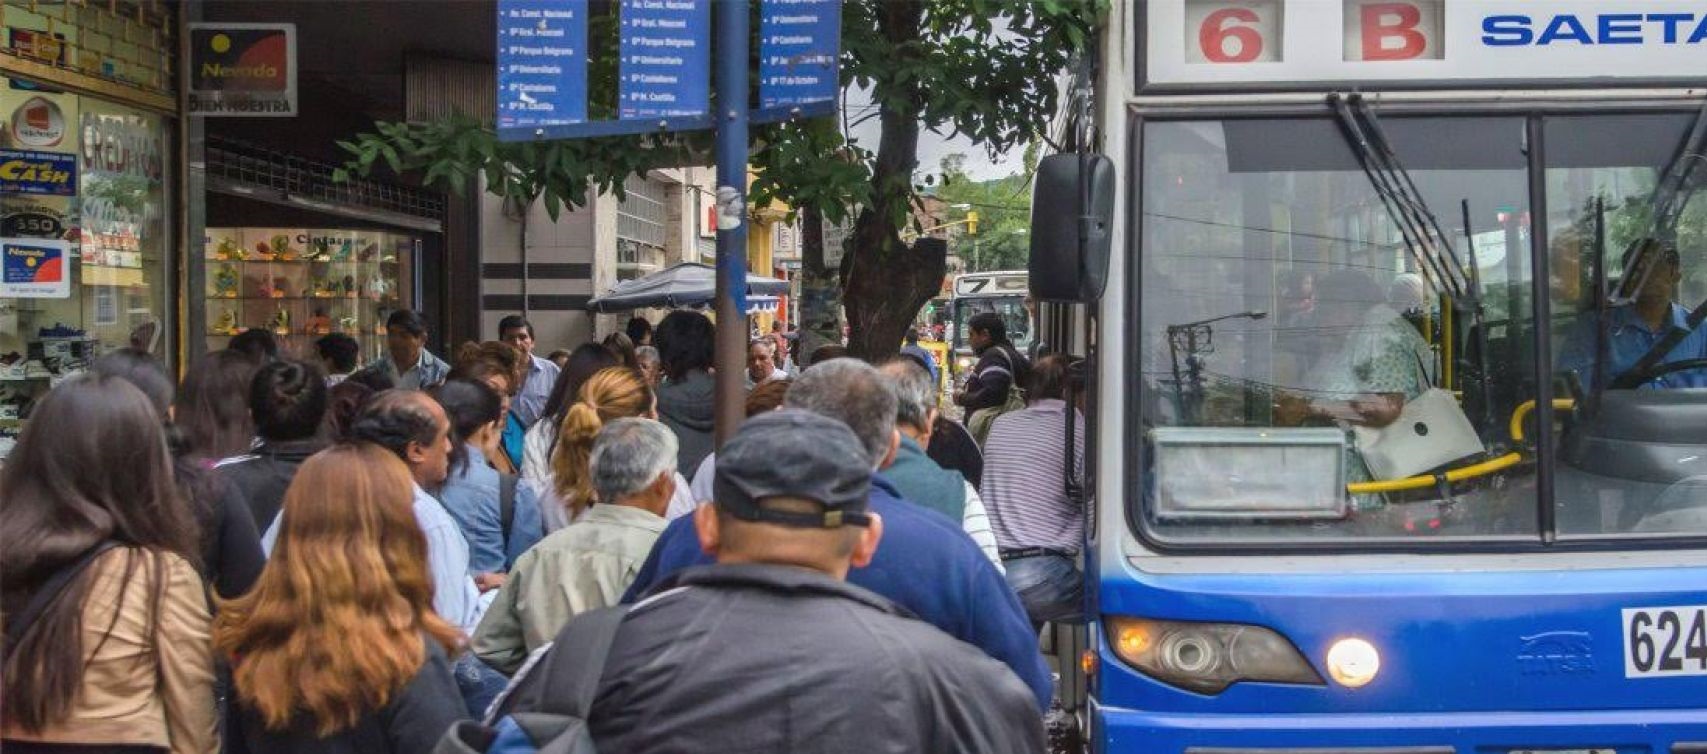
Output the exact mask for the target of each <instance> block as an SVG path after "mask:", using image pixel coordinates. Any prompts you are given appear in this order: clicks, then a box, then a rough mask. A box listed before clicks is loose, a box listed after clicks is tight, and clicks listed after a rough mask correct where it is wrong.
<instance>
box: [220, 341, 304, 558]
mask: <svg viewBox="0 0 1707 754" xmlns="http://www.w3.org/2000/svg"><path fill="white" fill-rule="evenodd" d="M249 413H250V414H251V415H253V416H254V419H255V434H256V436H257V437H259V438H260V440H261V444H260V445H258V446H256V448H255V449H254V451H252V452H251V453H250V454H249V455H245V456H238V457H236V458H233V459H231V460H229V461H226V462H225V463H223V464H221V465H220V467H219V469H218V473H219V474H220V476H222V477H224V479H225V480H226V481H227V482H229V483H230V484H231V485H232V486H234V487H236V488H237V490H238V491H239V492H240V493H241V494H242V496H243V499H244V500H246V501H248V503H249V512H250V513H252V514H254V517H255V530H256V531H259V532H265V531H266V530H267V527H269V526H272V524H273V519H274V518H275V517H277V516H278V515H279V506H281V505H283V504H284V494H285V489H286V488H288V487H290V480H291V479H293V478H295V477H296V469H297V467H299V466H301V465H302V462H303V461H306V460H308V457H309V456H311V455H314V454H315V453H317V452H319V451H320V449H321V448H324V447H326V443H325V442H324V441H322V440H321V439H320V423H321V420H322V419H324V418H325V416H326V375H325V373H323V372H321V371H320V368H319V367H316V366H314V365H313V364H309V363H307V362H302V361H275V362H273V363H271V364H268V365H266V366H263V367H261V369H260V371H258V372H256V373H255V379H254V380H253V381H252V382H251V383H250V385H249Z"/></svg>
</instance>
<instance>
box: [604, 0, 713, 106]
mask: <svg viewBox="0 0 1707 754" xmlns="http://www.w3.org/2000/svg"><path fill="white" fill-rule="evenodd" d="M711 1H712V0H622V42H621V45H620V55H621V61H620V64H619V65H618V67H617V68H618V74H617V78H618V80H617V117H618V118H619V119H621V120H637V119H662V118H692V117H697V116H703V115H706V114H707V113H709V112H710V109H711Z"/></svg>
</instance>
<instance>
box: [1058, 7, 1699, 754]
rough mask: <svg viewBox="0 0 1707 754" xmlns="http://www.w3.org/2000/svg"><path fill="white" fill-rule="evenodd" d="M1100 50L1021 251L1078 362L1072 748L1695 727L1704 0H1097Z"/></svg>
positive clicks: (1656, 732) (1613, 744) (1413, 749)
mask: <svg viewBox="0 0 1707 754" xmlns="http://www.w3.org/2000/svg"><path fill="white" fill-rule="evenodd" d="M1099 51H1100V52H1099V55H1098V56H1097V60H1096V65H1095V67H1094V73H1092V74H1089V75H1087V76H1086V81H1088V82H1089V83H1088V84H1087V86H1086V88H1087V90H1090V91H1093V92H1094V96H1092V97H1089V98H1088V100H1089V103H1088V104H1086V105H1085V106H1084V107H1083V108H1082V109H1080V110H1079V114H1078V116H1077V117H1076V119H1075V120H1074V122H1073V123H1072V124H1071V125H1072V127H1073V130H1074V131H1076V132H1077V133H1079V134H1081V135H1082V137H1081V138H1080V139H1079V141H1078V143H1080V144H1088V145H1091V147H1090V148H1087V152H1089V151H1090V149H1094V152H1095V154H1085V155H1079V156H1077V157H1075V159H1078V160H1079V164H1080V165H1081V169H1080V170H1078V171H1076V172H1073V175H1075V176H1083V180H1079V179H1078V178H1077V177H1075V178H1074V182H1073V183H1070V184H1065V185H1053V186H1047V187H1046V186H1045V185H1044V184H1045V179H1044V178H1043V177H1040V178H1039V185H1038V188H1037V190H1036V198H1035V199H1034V202H1036V204H1035V205H1034V215H1033V216H1034V224H1036V225H1038V226H1039V227H1036V228H1034V229H1033V233H1032V237H1033V244H1034V245H1033V257H1032V262H1031V270H1030V285H1031V290H1032V293H1033V295H1034V296H1036V297H1037V298H1038V299H1039V300H1040V301H1046V302H1056V303H1051V304H1049V305H1047V306H1046V307H1045V315H1044V320H1045V322H1044V333H1043V335H1042V337H1044V338H1046V339H1048V340H1050V341H1052V342H1076V343H1078V344H1079V346H1080V348H1083V349H1084V350H1083V351H1081V352H1083V353H1088V354H1089V355H1090V357H1091V358H1090V362H1089V363H1090V364H1091V367H1090V374H1091V389H1090V390H1089V397H1088V400H1087V402H1086V405H1085V411H1086V414H1087V416H1088V418H1089V420H1090V428H1089V430H1088V431H1089V438H1088V440H1089V444H1088V449H1087V459H1088V461H1089V462H1090V463H1089V467H1090V470H1089V471H1088V474H1089V475H1090V477H1091V479H1090V483H1089V489H1090V490H1091V493H1090V494H1089V495H1088V496H1087V497H1088V500H1087V503H1086V542H1085V549H1084V557H1083V561H1084V568H1085V573H1086V579H1087V581H1088V588H1087V590H1086V591H1087V605H1086V607H1087V625H1086V633H1085V634H1084V635H1083V636H1082V638H1083V639H1084V640H1085V645H1084V652H1083V654H1082V656H1080V657H1076V658H1064V659H1063V660H1062V661H1063V663H1064V668H1065V667H1067V666H1071V667H1074V668H1080V669H1082V671H1083V684H1082V686H1081V687H1080V691H1081V692H1082V694H1083V698H1084V701H1083V704H1082V706H1081V707H1080V709H1079V713H1080V718H1081V723H1082V731H1083V735H1084V736H1085V740H1086V742H1087V743H1088V745H1089V748H1090V749H1091V750H1093V751H1098V752H1121V753H1124V752H1198V753H1199V754H1212V753H1225V752H1288V753H1292V754H1300V753H1303V752H1363V753H1367V754H1377V753H1382V752H1394V753H1404V754H1424V753H1428V754H1432V753H1434V752H1439V753H1440V754H1447V753H1449V752H1457V753H1459V754H1529V753H1535V754H1590V753H1593V754H1682V753H1684V752H1707V333H1704V332H1703V329H1702V328H1701V327H1700V325H1701V322H1702V320H1703V319H1704V318H1707V191H1703V190H1701V189H1702V187H1703V186H1704V185H1707V5H1703V4H1702V3H1700V2H1687V1H1681V0H1680V1H1672V0H1571V1H1570V2H1563V1H1561V2H1552V3H1539V2H1530V1H1527V0H1390V1H1389V0H1383V1H1381V2H1376V1H1375V0H1147V1H1146V2H1116V3H1113V4H1112V7H1111V8H1110V10H1109V12H1108V17H1107V23H1106V24H1105V26H1104V28H1103V29H1102V31H1101V36H1100V41H1099ZM1061 157H1065V156H1055V157H1051V158H1049V159H1051V160H1054V159H1058V158H1061ZM1093 165H1094V166H1098V167H1094V168H1093V169H1091V170H1084V169H1082V168H1083V167H1085V166H1093ZM1105 170H1106V173H1107V176H1108V177H1107V180H1102V179H1098V178H1096V176H1098V175H1099V173H1100V172H1101V171H1105ZM1047 172H1048V171H1047V170H1045V171H1043V172H1040V176H1042V175H1043V174H1044V173H1047ZM1074 187H1077V189H1076V190H1075V188H1074ZM1104 192H1107V194H1108V195H1104ZM1087 200H1088V201H1090V202H1091V205H1090V206H1091V207H1093V208H1094V207H1096V206H1097V205H1099V204H1100V205H1103V206H1107V207H1111V208H1112V209H1110V210H1109V214H1108V216H1107V217H1105V218H1103V219H1106V220H1108V224H1107V233H1106V236H1105V237H1104V238H1103V240H1102V241H1101V244H1102V245H1103V247H1104V251H1102V252H1099V250H1098V248H1097V247H1098V242H1097V241H1095V240H1086V239H1080V243H1079V246H1078V247H1077V248H1076V249H1073V248H1067V249H1062V248H1058V246H1059V245H1060V244H1061V243H1062V239H1063V236H1062V235H1061V234H1059V233H1055V234H1053V235H1051V233H1050V232H1047V228H1049V227H1051V226H1048V225H1047V224H1048V223H1050V222H1052V221H1051V220H1050V219H1049V217H1048V216H1049V215H1051V214H1053V215H1058V216H1061V217H1069V218H1075V221H1076V216H1077V215H1079V214H1084V213H1080V212H1079V211H1078V210H1077V207H1078V206H1080V205H1077V204H1074V205H1072V206H1066V207H1064V206H1063V204H1062V202H1064V201H1077V202H1083V201H1087ZM1045 204H1049V205H1050V206H1047V207H1046V206H1043V205H1045ZM1089 214H1091V215H1096V214H1097V213H1096V212H1095V211H1092V212H1090V213H1089ZM1054 227H1057V228H1059V227H1061V226H1054ZM1078 227H1080V228H1084V227H1088V226H1086V225H1085V224H1080V225H1079V226H1078ZM1070 238H1075V239H1077V238H1079V236H1077V235H1074V236H1070ZM1052 244H1054V245H1055V246H1052ZM1068 246H1071V244H1068ZM1103 253H1106V256H1101V254H1103ZM1099 259H1100V261H1087V260H1099ZM1103 265H1106V269H1103V268H1102V267H1103ZM1099 290H1100V294H1101V295H1100V296H1096V295H1095V294H1096V293H1097V292H1098V291H1099ZM1086 291H1090V293H1087V292H1086ZM1070 301H1078V302H1079V303H1080V304H1082V305H1081V306H1077V307H1073V306H1062V305H1061V302H1070ZM1062 313H1067V314H1071V315H1072V316H1071V317H1067V318H1065V319H1064V320H1063V318H1061V317H1060V315H1061V314H1062ZM1062 321H1068V322H1071V323H1072V324H1071V326H1069V325H1062V324H1060V322H1062ZM1063 327H1065V328H1067V329H1070V330H1071V331H1072V332H1071V334H1070V336H1061V335H1057V334H1056V331H1055V330H1054V329H1052V328H1063ZM1069 675H1071V674H1069ZM1068 687H1069V688H1068V689H1067V691H1068V693H1069V695H1071V692H1072V688H1071V687H1072V684H1070V683H1069V684H1068Z"/></svg>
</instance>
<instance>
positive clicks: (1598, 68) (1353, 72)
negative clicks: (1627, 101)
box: [1138, 0, 1707, 88]
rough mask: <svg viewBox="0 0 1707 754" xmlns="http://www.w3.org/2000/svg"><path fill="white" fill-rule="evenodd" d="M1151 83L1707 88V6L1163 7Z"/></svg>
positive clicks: (1483, 2) (1384, 3) (1238, 2)
mask: <svg viewBox="0 0 1707 754" xmlns="http://www.w3.org/2000/svg"><path fill="white" fill-rule="evenodd" d="M1142 7H1143V9H1144V10H1143V18H1142V21H1141V22H1140V23H1141V28H1142V30H1143V32H1144V33H1143V37H1142V44H1143V60H1144V65H1143V66H1142V70H1143V75H1142V76H1141V77H1140V78H1141V81H1139V82H1138V84H1139V86H1140V88H1149V87H1166V88H1191V87H1193V86H1198V85H1201V86H1205V87H1217V86H1229V85H1230V86H1239V87H1246V88H1300V87H1304V88H1314V87H1319V86H1320V85H1324V84H1327V85H1358V84H1368V85H1380V84H1386V85H1391V86H1399V87H1420V86H1466V85H1467V86H1528V85H1557V84H1593V83H1596V82H1609V81H1642V82H1655V83H1665V82H1673V83H1678V84H1684V85H1697V84H1702V83H1707V3H1703V2H1701V1H1700V0H1552V1H1550V2H1535V1H1534V0H1150V1H1149V2H1147V3H1145V4H1144V5H1143V6H1142Z"/></svg>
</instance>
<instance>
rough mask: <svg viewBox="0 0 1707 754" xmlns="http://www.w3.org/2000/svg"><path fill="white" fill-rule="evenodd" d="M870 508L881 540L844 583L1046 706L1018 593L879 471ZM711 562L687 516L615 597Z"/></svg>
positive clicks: (1046, 687) (959, 533)
mask: <svg viewBox="0 0 1707 754" xmlns="http://www.w3.org/2000/svg"><path fill="white" fill-rule="evenodd" d="M871 482H872V483H871V500H870V506H871V510H872V511H874V512H876V513H877V514H878V515H880V516H882V517H883V542H882V543H880V544H879V545H878V547H877V554H876V555H875V556H873V557H872V559H871V564H870V565H868V566H866V567H864V568H855V569H853V570H851V571H849V572H848V583H850V584H853V585H855V586H860V587H864V588H866V589H869V590H871V591H873V592H876V593H877V594H879V595H882V596H884V597H887V598H889V599H890V600H893V601H894V602H895V603H896V604H899V605H900V606H902V607H904V608H907V609H908V610H910V611H912V613H913V614H914V615H917V616H918V617H919V618H920V619H921V620H924V621H925V622H927V623H930V624H932V625H934V626H936V627H937V628H939V629H942V630H943V632H944V633H947V634H948V635H950V636H953V637H954V638H956V639H959V640H961V641H964V642H966V643H968V644H971V645H972V646H975V647H978V648H979V649H982V650H984V653H985V654H988V655H989V656H991V657H993V658H995V659H997V660H1000V661H1001V662H1003V663H1006V664H1007V666H1008V667H1009V668H1012V669H1013V671H1014V674H1015V675H1017V676H1019V679H1020V680H1021V681H1024V682H1025V685H1026V686H1028V687H1030V688H1031V692H1032V694H1034V695H1035V696H1036V697H1037V705H1038V709H1040V710H1042V709H1048V707H1049V701H1050V698H1051V697H1052V695H1053V692H1054V689H1053V686H1054V684H1053V682H1052V681H1051V680H1050V678H1049V668H1048V666H1047V665H1045V664H1044V662H1043V654H1042V653H1041V652H1039V651H1038V647H1037V634H1036V632H1034V631H1032V629H1031V621H1030V619H1029V618H1027V617H1026V615H1025V609H1024V608H1022V607H1020V604H1019V598H1018V597H1015V596H1014V592H1013V589H1011V588H1009V587H1008V582H1007V580H1006V579H1004V578H1003V577H1002V574H1001V573H999V572H997V571H996V567H995V566H994V565H991V563H990V559H989V558H987V557H985V556H984V553H983V552H982V551H980V550H979V549H978V545H976V544H973V542H972V538H971V537H968V536H966V531H965V530H964V529H962V528H961V525H960V523H959V522H957V521H949V520H948V518H946V517H945V516H943V515H942V514H940V513H936V512H935V511H931V510H928V509H926V508H924V507H921V506H919V505H917V504H914V503H910V502H907V501H906V500H903V499H901V497H900V496H899V494H898V493H897V492H896V491H895V487H894V486H893V485H891V484H890V483H889V481H888V480H886V479H884V478H883V477H882V476H875V477H873V478H872V480H871ZM711 562H713V560H712V558H711V557H710V556H708V555H706V554H705V552H704V551H703V550H701V549H700V547H699V537H698V535H697V534H696V533H695V532H694V528H693V517H692V516H684V517H682V518H678V519H676V520H675V521H672V522H670V525H669V527H668V528H666V529H664V534H663V536H661V537H659V538H658V543H657V544H656V545H653V546H652V554H651V555H649V556H647V558H646V563H645V565H642V566H641V567H640V573H639V574H638V575H637V576H636V577H635V579H634V584H633V585H632V586H630V587H629V588H628V592H627V593H626V594H624V595H623V596H622V601H623V602H625V603H632V602H634V601H636V600H637V599H639V598H640V597H641V596H644V595H645V594H646V593H647V592H648V591H650V590H651V588H652V587H653V586H654V585H655V584H657V583H659V582H660V581H663V580H664V578H665V577H667V576H669V575H671V574H673V573H675V572H677V571H680V570H682V569H683V568H687V567H689V566H696V565H705V564H708V563H711Z"/></svg>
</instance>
